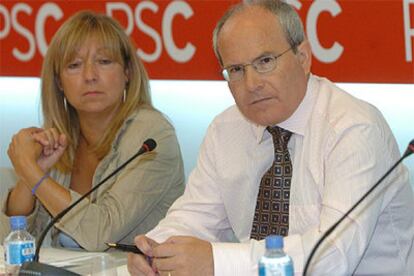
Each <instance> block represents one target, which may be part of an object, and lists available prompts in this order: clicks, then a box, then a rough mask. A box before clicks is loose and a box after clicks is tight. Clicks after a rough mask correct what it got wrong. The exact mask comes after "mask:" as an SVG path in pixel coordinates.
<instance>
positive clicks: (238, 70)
mask: <svg viewBox="0 0 414 276" xmlns="http://www.w3.org/2000/svg"><path fill="white" fill-rule="evenodd" d="M289 50H292V47H291V48H289V49H287V50H286V51H283V52H282V53H281V54H279V55H265V56H261V57H258V58H257V59H255V60H253V61H252V62H251V63H245V64H235V65H230V66H227V67H226V68H224V69H223V71H222V74H223V77H224V79H225V80H226V81H228V82H233V81H238V80H241V79H243V77H244V73H245V72H246V69H245V68H246V66H248V65H251V66H253V68H254V70H256V72H258V73H267V72H270V71H272V70H274V69H275V68H276V61H277V59H278V58H279V57H281V56H282V55H284V54H285V53H287V52H288V51H289Z"/></svg>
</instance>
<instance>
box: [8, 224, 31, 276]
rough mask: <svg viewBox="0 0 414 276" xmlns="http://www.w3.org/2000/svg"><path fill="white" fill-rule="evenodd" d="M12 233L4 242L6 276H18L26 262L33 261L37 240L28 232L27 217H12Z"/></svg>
mask: <svg viewBox="0 0 414 276" xmlns="http://www.w3.org/2000/svg"><path fill="white" fill-rule="evenodd" d="M10 228H11V232H10V234H9V235H8V236H7V237H6V239H5V240H4V244H3V246H4V260H5V265H6V274H12V275H16V274H17V273H18V272H19V268H20V266H21V265H22V264H23V263H24V262H29V261H32V260H33V257H34V254H35V250H36V244H35V239H34V238H33V236H32V235H30V233H29V232H27V231H26V217H24V216H14V217H10Z"/></svg>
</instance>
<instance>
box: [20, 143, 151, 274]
mask: <svg viewBox="0 0 414 276" xmlns="http://www.w3.org/2000/svg"><path fill="white" fill-rule="evenodd" d="M156 146H157V143H156V142H155V141H154V139H151V138H150V139H147V140H145V142H144V143H143V144H142V146H141V148H140V149H139V151H138V152H137V153H135V154H134V155H133V156H132V157H130V158H129V159H128V160H127V161H125V162H124V163H123V164H122V165H121V166H119V167H118V168H117V169H115V170H114V171H113V172H112V173H110V174H109V175H108V176H107V177H105V178H104V179H103V180H102V181H101V182H99V183H98V184H96V185H95V187H93V188H92V189H90V190H89V191H88V192H87V193H85V194H84V195H83V196H81V197H80V198H79V199H78V200H76V201H75V202H73V203H72V204H71V205H69V206H68V207H66V208H65V209H63V210H62V211H61V212H60V213H58V214H57V215H56V216H55V217H54V218H53V219H52V220H51V221H50V222H49V223H48V225H47V226H46V228H45V229H44V230H43V231H42V233H41V234H40V236H39V239H38V241H37V244H36V252H35V255H34V257H33V261H32V262H26V263H23V265H22V266H21V268H20V271H19V275H68V276H69V275H78V274H76V273H73V272H70V271H67V270H65V269H62V268H58V267H54V266H51V265H47V264H43V263H39V252H40V247H41V246H42V243H43V240H44V239H45V237H46V234H47V233H48V232H49V230H50V228H52V226H53V225H55V223H56V222H58V221H59V220H60V219H61V218H62V217H63V216H64V215H66V214H67V213H68V212H69V211H70V210H72V209H73V207H75V206H76V205H77V204H78V203H79V202H81V201H82V200H83V199H85V198H86V197H87V196H89V195H90V194H91V193H92V192H94V191H95V190H97V189H98V188H99V187H100V186H101V185H102V184H104V183H105V182H106V181H107V180H108V179H110V178H111V177H112V176H114V175H115V174H117V173H118V172H119V171H120V170H122V169H123V168H124V167H125V166H126V165H128V164H129V163H130V162H131V161H132V160H134V159H135V158H137V157H138V156H140V155H141V154H143V153H146V152H150V151H152V150H154V149H155V147H156Z"/></svg>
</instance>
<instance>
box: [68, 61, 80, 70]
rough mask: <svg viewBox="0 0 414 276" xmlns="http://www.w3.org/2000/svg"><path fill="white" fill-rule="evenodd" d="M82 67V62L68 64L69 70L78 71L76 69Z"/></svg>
mask: <svg viewBox="0 0 414 276" xmlns="http://www.w3.org/2000/svg"><path fill="white" fill-rule="evenodd" d="M80 65H81V63H80V62H72V63H69V64H68V68H69V69H76V68H79V67H80Z"/></svg>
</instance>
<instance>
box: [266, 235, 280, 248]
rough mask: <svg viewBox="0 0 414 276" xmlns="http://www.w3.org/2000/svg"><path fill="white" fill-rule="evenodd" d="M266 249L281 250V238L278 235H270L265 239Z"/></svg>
mask: <svg viewBox="0 0 414 276" xmlns="http://www.w3.org/2000/svg"><path fill="white" fill-rule="evenodd" d="M266 248H267V249H282V248H283V237H282V236H278V235H270V236H267V237H266Z"/></svg>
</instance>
